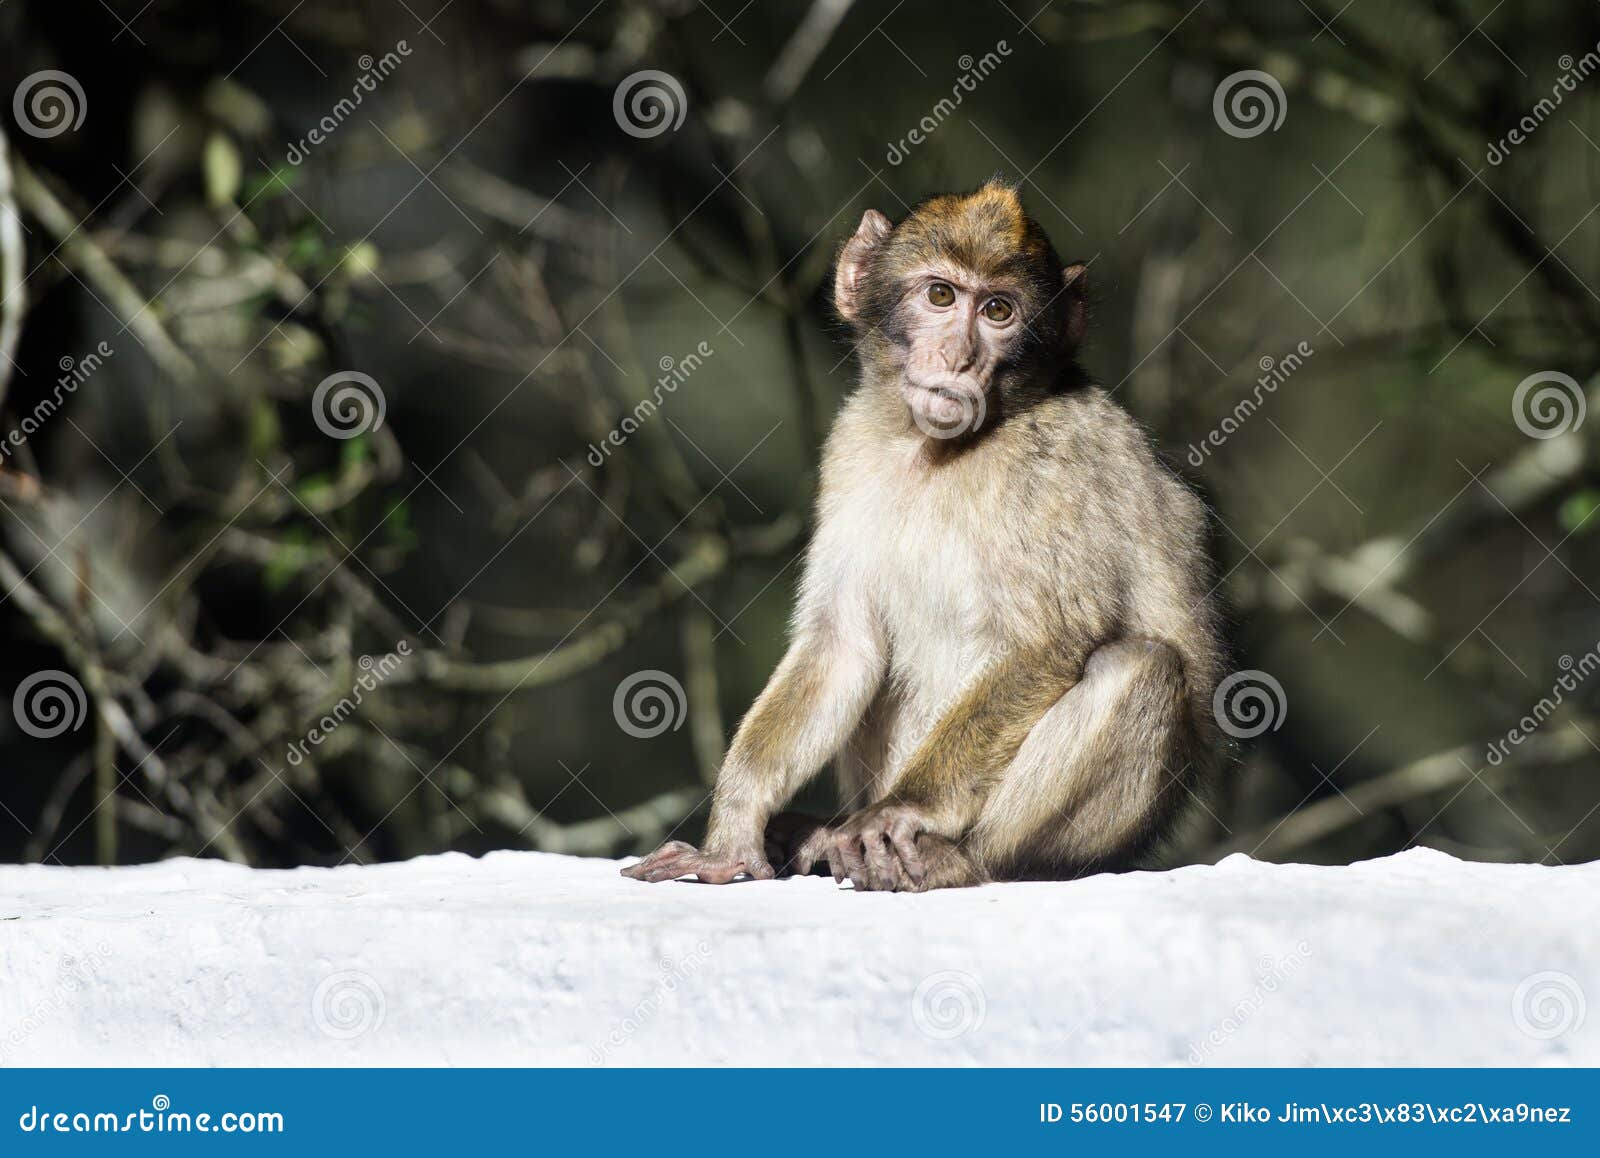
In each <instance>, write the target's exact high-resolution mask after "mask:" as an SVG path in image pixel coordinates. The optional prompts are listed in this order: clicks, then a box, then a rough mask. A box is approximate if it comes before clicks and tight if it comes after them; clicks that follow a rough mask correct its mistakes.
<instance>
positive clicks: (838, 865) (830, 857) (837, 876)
mask: <svg viewBox="0 0 1600 1158" xmlns="http://www.w3.org/2000/svg"><path fill="white" fill-rule="evenodd" d="M822 855H823V859H824V860H826V861H827V862H828V871H829V872H830V873H832V874H833V883H834V884H836V885H842V884H844V877H845V872H844V854H843V853H841V852H840V851H839V850H838V849H836V848H832V849H829V850H828V851H827V852H825V853H823V854H822Z"/></svg>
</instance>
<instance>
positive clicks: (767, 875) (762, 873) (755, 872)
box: [744, 857, 778, 881]
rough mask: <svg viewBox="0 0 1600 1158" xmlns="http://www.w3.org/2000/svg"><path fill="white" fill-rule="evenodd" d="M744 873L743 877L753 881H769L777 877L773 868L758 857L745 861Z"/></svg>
mask: <svg viewBox="0 0 1600 1158" xmlns="http://www.w3.org/2000/svg"><path fill="white" fill-rule="evenodd" d="M744 871H745V875H747V876H748V877H749V878H750V879H751V880H754V881H770V880H771V879H772V878H773V877H775V876H777V875H778V870H777V869H775V868H773V867H772V865H771V864H770V863H769V862H767V861H764V860H762V859H761V858H760V857H755V858H753V859H751V860H747V861H745V862H744Z"/></svg>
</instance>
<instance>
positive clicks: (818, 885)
mask: <svg viewBox="0 0 1600 1158" xmlns="http://www.w3.org/2000/svg"><path fill="white" fill-rule="evenodd" d="M1591 997H1593V998H1596V999H1600V865H1582V866H1574V867H1549V868H1546V867H1540V866H1533V865H1489V864H1470V863H1465V862H1461V861H1457V860H1455V859H1453V858H1451V857H1449V856H1446V855H1444V854H1442V853H1438V852H1431V851H1425V850H1414V851H1411V852H1407V853H1404V854H1401V855H1399V856H1393V857H1389V858H1386V859H1383V860H1376V861H1368V862H1364V863H1361V864H1357V865H1354V866H1351V867H1348V868H1317V867H1310V866H1303V865H1269V864H1263V863H1258V862H1254V861H1250V860H1248V859H1246V858H1244V857H1231V858H1229V859H1228V860H1226V861H1223V862H1222V863H1221V864H1218V865H1214V866H1203V867H1195V868H1185V869H1179V870H1176V871H1172V872H1166V873H1133V874H1127V875H1121V876H1100V877H1093V878H1089V879H1086V880H1081V881H1076V882H1071V883H1057V884H1014V885H996V886H990V887H987V888H982V889H968V890H959V891H952V892H943V893H934V894H929V895H925V896H896V895H879V894H871V895H861V896H857V895H854V894H853V893H852V892H850V891H849V890H848V888H846V889H839V888H836V887H835V886H834V885H833V883H832V882H831V881H827V880H820V879H807V880H799V881H779V882H750V883H740V884H735V885H731V886H727V887H722V888H715V887H710V886H703V885H698V884H694V883H676V884H663V885H653V886H652V885H643V884H639V883H637V882H634V881H629V880H624V879H622V878H620V877H619V876H618V875H617V865H616V863H614V862H611V861H599V860H582V859H575V858H570V857H561V856H553V855H546V854H541V853H510V852H506V853H496V854H494V855H491V856H487V857H484V858H482V859H478V860H474V859H471V858H468V857H465V856H460V855H453V854H452V855H446V856H435V857H425V858H421V859H418V860H414V861H410V862H408V863H404V864H387V865H377V866H373V867H358V866H352V867H345V868H338V869H296V870H292V871H263V870H251V869H244V868H239V867H236V866H233V865H228V864H224V863H220V862H216V861H192V860H179V861H167V862H164V863H161V864H156V865H148V866H141V867H130V868H119V869H113V870H100V869H86V868H76V869H63V868H45V867H39V866H31V865H30V866H6V867H0V1064H5V1065H29V1064H33V1065H63V1064H71V1065H83V1064H89V1065H341V1064H368V1065H391V1064H393V1065H412V1064H445V1065H451V1064H472V1065H495V1064H513V1065H521V1064H535V1065H579V1066H581V1065H588V1064H594V1063H595V1062H596V1061H597V1060H601V1061H603V1062H604V1063H605V1064H612V1065H697V1064H722V1063H731V1064H745V1065H771V1064H778V1065H781V1064H800V1065H947V1064H950V1065H966V1064H996V1065H1079V1064H1101V1065H1124V1064H1164V1063H1170V1064H1178V1065H1182V1064H1185V1063H1187V1062H1190V1061H1192V1060H1193V1059H1194V1058H1195V1057H1196V1056H1197V1055H1198V1056H1201V1057H1203V1058H1204V1059H1205V1060H1206V1061H1207V1062H1210V1063H1213V1064H1221V1065H1251V1064H1316V1065H1365V1064H1434V1065H1480V1064H1485V1065H1491V1064H1492V1065H1525V1064H1545V1063H1555V1064H1562V1063H1566V1064H1574V1063H1576V1064H1587V1065H1596V1064H1600V1010H1597V1011H1595V1013H1594V1014H1593V1015H1592V1016H1589V1015H1588V1011H1587V1008H1586V1005H1587V1000H1588V998H1591Z"/></svg>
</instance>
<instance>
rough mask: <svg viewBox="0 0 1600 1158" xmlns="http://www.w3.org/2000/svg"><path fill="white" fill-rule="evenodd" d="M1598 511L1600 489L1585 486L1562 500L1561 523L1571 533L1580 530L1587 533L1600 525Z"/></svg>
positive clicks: (1576, 532)
mask: <svg viewBox="0 0 1600 1158" xmlns="http://www.w3.org/2000/svg"><path fill="white" fill-rule="evenodd" d="M1596 511H1600V490H1596V489H1595V488H1594V487H1585V488H1584V489H1583V490H1581V491H1578V492H1577V493H1576V494H1571V495H1568V496H1567V497H1566V500H1565V501H1564V502H1562V504H1561V525H1562V526H1563V527H1565V528H1566V529H1567V533H1568V534H1569V535H1575V534H1578V533H1579V532H1580V531H1582V532H1583V533H1585V534H1587V533H1588V532H1590V531H1593V530H1594V529H1595V528H1596V527H1600V518H1597V517H1595V512H1596Z"/></svg>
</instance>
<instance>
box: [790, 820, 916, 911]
mask: <svg viewBox="0 0 1600 1158" xmlns="http://www.w3.org/2000/svg"><path fill="white" fill-rule="evenodd" d="M931 829H932V825H931V823H930V819H929V817H928V815H927V814H926V813H925V812H924V811H923V810H922V809H921V808H919V807H917V806H916V805H912V804H903V803H901V802H899V801H894V800H880V801H878V802H877V803H876V804H871V805H868V806H867V807H866V808H863V809H862V810H861V811H860V812H857V813H854V814H852V815H851V816H848V817H846V818H845V820H844V821H843V822H842V823H840V824H836V825H833V826H831V827H829V828H824V829H821V830H819V831H818V832H817V833H815V834H814V835H813V836H812V837H811V839H810V840H808V841H807V842H806V844H805V846H804V847H803V848H802V849H801V852H800V856H799V858H798V859H797V863H796V868H797V870H798V871H799V872H801V873H807V872H809V871H810V870H811V865H812V864H814V863H821V862H824V861H825V862H827V865H828V867H829V869H830V870H831V871H832V872H833V879H834V881H835V883H840V884H842V883H843V882H844V881H845V879H846V878H848V879H849V880H850V883H851V884H853V885H854V886H855V887H856V889H857V890H859V891H868V890H872V891H893V892H919V891H921V889H922V887H923V883H924V881H925V879H926V877H927V871H928V867H927V864H926V863H925V861H924V858H923V855H922V852H921V850H920V849H919V848H918V847H917V837H918V836H919V835H921V834H922V833H924V832H928V831H930V830H931Z"/></svg>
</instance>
